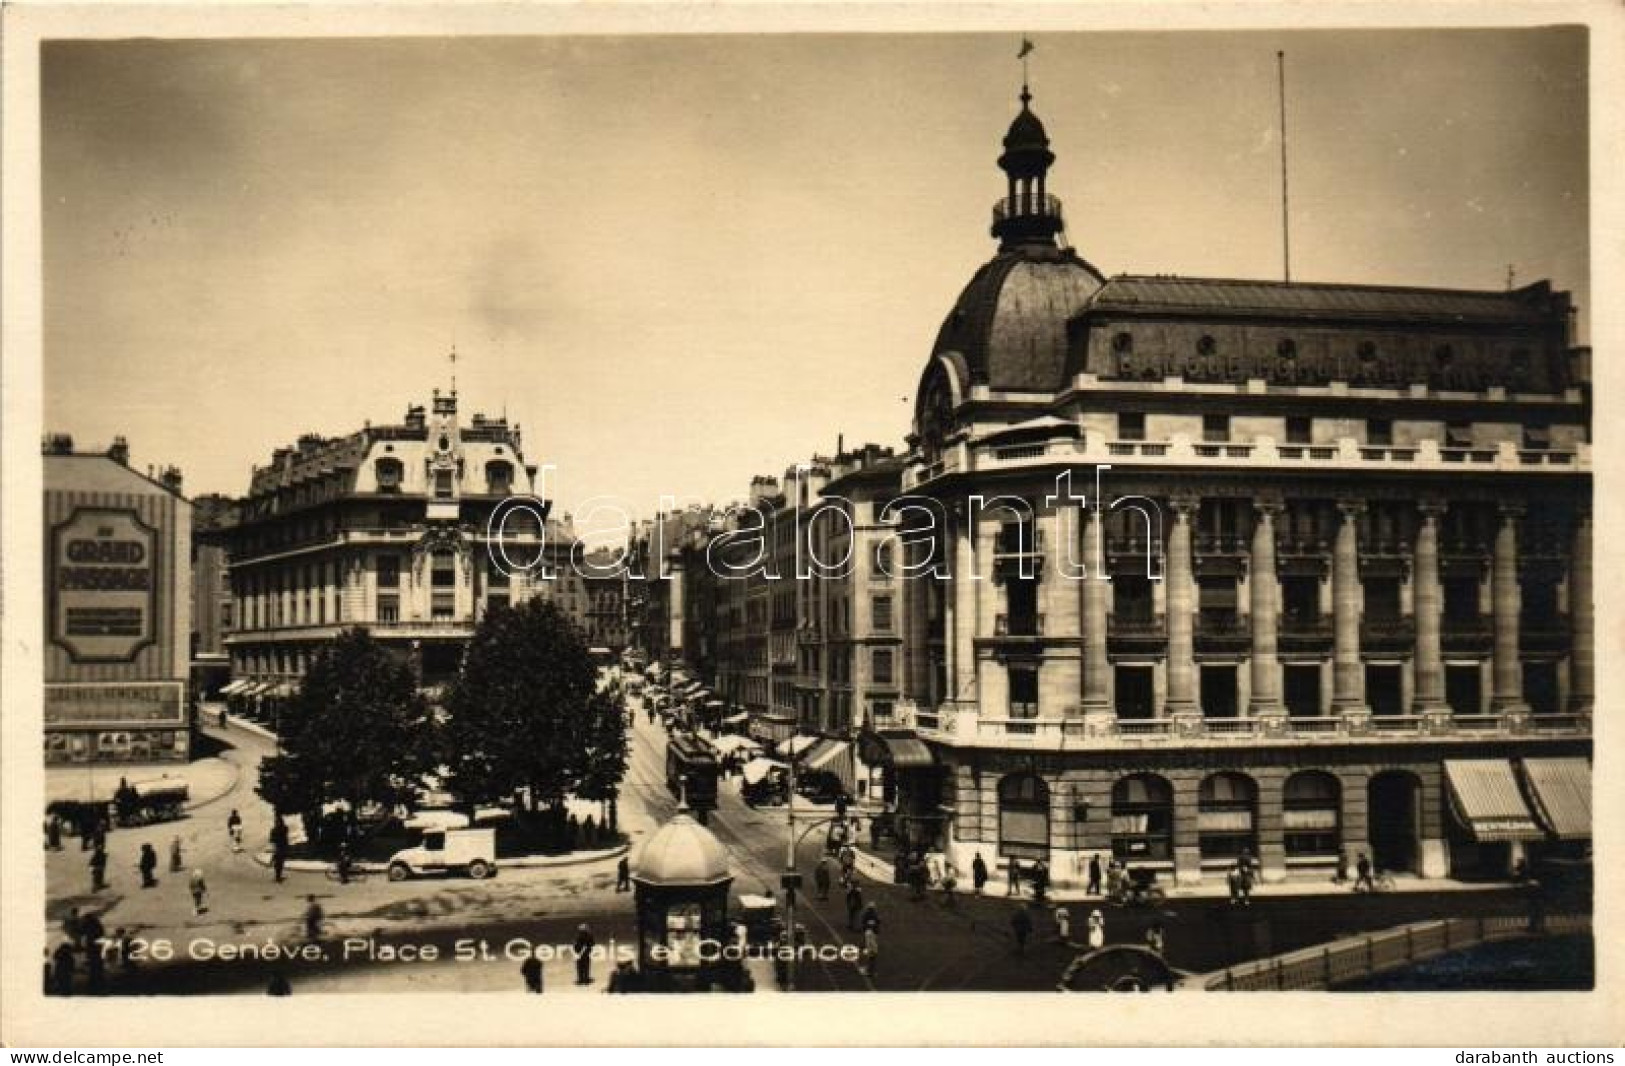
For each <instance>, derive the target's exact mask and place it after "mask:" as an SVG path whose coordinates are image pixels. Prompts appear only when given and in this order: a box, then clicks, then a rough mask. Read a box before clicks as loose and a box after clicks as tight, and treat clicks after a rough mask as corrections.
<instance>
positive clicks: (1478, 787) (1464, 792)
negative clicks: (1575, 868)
mask: <svg viewBox="0 0 1625 1066" xmlns="http://www.w3.org/2000/svg"><path fill="white" fill-rule="evenodd" d="M1444 776H1445V781H1446V783H1447V784H1448V786H1449V792H1450V808H1451V810H1452V811H1454V812H1455V815H1456V820H1457V821H1459V822H1460V823H1461V825H1462V828H1464V829H1466V830H1467V831H1468V832H1469V833H1471V834H1472V836H1473V839H1474V840H1477V841H1479V842H1480V843H1495V842H1499V841H1508V840H1540V839H1542V838H1543V837H1544V836H1545V835H1546V834H1544V833H1542V832H1541V831H1540V827H1539V826H1538V825H1536V824H1535V817H1534V815H1532V814H1531V813H1529V805H1528V804H1526V803H1524V801H1523V793H1522V792H1521V791H1520V790H1519V788H1518V779H1517V778H1516V777H1514V776H1513V773H1512V764H1511V763H1510V762H1508V761H1507V760H1505V759H1446V760H1445V762H1444Z"/></svg>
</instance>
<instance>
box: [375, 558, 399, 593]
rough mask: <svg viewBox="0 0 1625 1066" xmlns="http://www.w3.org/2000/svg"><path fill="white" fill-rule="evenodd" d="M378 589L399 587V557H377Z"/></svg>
mask: <svg viewBox="0 0 1625 1066" xmlns="http://www.w3.org/2000/svg"><path fill="white" fill-rule="evenodd" d="M378 587H379V588H381V589H394V588H400V587H401V557H400V556H398V555H380V556H379V557H378Z"/></svg>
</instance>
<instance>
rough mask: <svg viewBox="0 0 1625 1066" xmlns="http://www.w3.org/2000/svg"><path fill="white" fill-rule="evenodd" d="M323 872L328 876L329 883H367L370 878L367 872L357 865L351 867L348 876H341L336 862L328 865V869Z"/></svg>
mask: <svg viewBox="0 0 1625 1066" xmlns="http://www.w3.org/2000/svg"><path fill="white" fill-rule="evenodd" d="M322 872H323V873H325V874H326V875H327V879H328V880H329V881H339V882H345V881H365V880H366V879H367V877H368V876H369V875H368V873H367V871H366V870H364V869H362V868H361V867H360V866H357V865H355V864H353V863H352V864H351V865H350V870H349V873H348V875H346V876H340V874H339V864H338V863H336V862H330V863H328V864H327V867H326V868H325V869H324V870H323V871H322Z"/></svg>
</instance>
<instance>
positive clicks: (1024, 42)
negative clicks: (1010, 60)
mask: <svg viewBox="0 0 1625 1066" xmlns="http://www.w3.org/2000/svg"><path fill="white" fill-rule="evenodd" d="M1032 50H1033V42H1031V41H1029V40H1028V39H1027V38H1025V37H1023V38H1022V39H1021V51H1019V52H1017V53H1016V58H1017V59H1026V58H1027V56H1029V55H1030V54H1031V53H1032Z"/></svg>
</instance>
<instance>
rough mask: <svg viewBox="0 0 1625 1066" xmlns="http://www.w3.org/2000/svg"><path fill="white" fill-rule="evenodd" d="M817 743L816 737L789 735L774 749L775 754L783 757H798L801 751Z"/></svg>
mask: <svg viewBox="0 0 1625 1066" xmlns="http://www.w3.org/2000/svg"><path fill="white" fill-rule="evenodd" d="M817 743H818V738H817V737H791V738H790V739H789V740H786V741H783V742H781V743H780V744H779V746H778V747H777V748H776V749H775V754H777V755H779V756H780V757H783V758H790V759H795V758H799V757H800V755H801V753H802V752H804V751H806V750H807V749H808V748H810V747H812V746H813V745H814V744H817Z"/></svg>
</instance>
